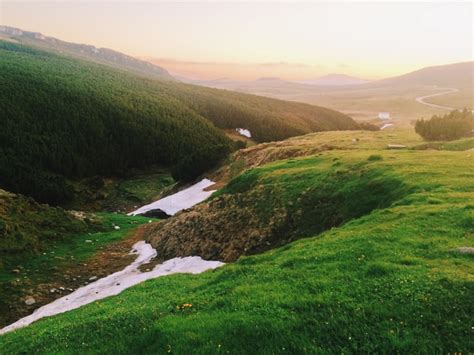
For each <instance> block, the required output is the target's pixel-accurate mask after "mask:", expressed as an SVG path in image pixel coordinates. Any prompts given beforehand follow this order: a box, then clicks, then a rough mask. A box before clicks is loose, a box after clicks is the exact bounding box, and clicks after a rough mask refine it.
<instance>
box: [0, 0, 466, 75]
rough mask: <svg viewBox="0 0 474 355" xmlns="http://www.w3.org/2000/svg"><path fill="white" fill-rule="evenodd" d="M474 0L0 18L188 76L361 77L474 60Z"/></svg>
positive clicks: (105, 7) (144, 8) (143, 6)
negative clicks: (148, 60)
mask: <svg viewBox="0 0 474 355" xmlns="http://www.w3.org/2000/svg"><path fill="white" fill-rule="evenodd" d="M472 11H473V5H472V2H457V3H456V2H452V1H450V2H397V3H395V2H380V1H379V2H312V3H309V2H306V3H299V2H298V3H296V2H275V3H270V2H259V3H250V2H245V3H242V2H240V3H229V2H219V3H218V2H188V3H178V2H157V1H148V2H137V1H128V2H125V1H122V2H115V1H87V2H86V1H78V0H75V1H55V2H42V1H34V2H26V1H18V0H17V1H12V0H10V1H5V0H0V24H4V25H9V26H16V27H20V28H22V29H26V30H31V31H37V32H42V33H44V34H46V35H49V36H53V37H58V38H61V39H64V40H67V41H72V42H81V43H88V44H93V45H95V46H98V47H108V48H112V49H116V50H119V51H122V52H125V53H128V54H131V55H134V56H139V57H147V58H151V57H153V58H156V59H158V60H157V62H158V63H161V64H162V65H163V66H164V67H167V68H168V69H169V70H171V71H172V72H174V73H178V74H183V75H187V76H193V77H207V78H216V77H224V76H225V77H231V78H240V79H253V78H256V77H260V76H279V77H282V78H286V79H304V78H310V77H316V76H318V75H321V74H327V73H334V72H336V73H346V74H351V75H357V76H360V77H363V78H380V77H386V76H391V75H397V74H403V73H405V72H407V71H411V70H415V69H418V68H421V67H424V66H429V65H437V64H447V63H454V62H461V61H470V60H473V59H472V57H473V12H472Z"/></svg>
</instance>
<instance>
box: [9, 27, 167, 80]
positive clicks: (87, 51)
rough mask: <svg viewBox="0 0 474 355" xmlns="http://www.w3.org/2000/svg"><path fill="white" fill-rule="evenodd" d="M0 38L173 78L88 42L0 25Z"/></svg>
mask: <svg viewBox="0 0 474 355" xmlns="http://www.w3.org/2000/svg"><path fill="white" fill-rule="evenodd" d="M0 39H4V40H9V41H11V42H17V43H21V44H26V45H30V46H34V47H39V48H42V49H51V50H54V51H56V52H59V53H61V54H63V55H64V54H66V55H71V56H73V57H75V58H78V57H79V58H81V59H85V60H90V61H93V62H97V63H102V64H107V65H110V66H113V67H115V68H117V69H125V70H127V71H132V72H134V73H135V74H140V75H144V76H147V77H151V78H159V79H167V80H175V79H174V78H173V77H172V76H171V75H170V73H168V71H167V70H166V69H164V68H162V67H160V66H157V65H154V64H151V63H149V62H147V61H144V60H140V59H137V58H134V57H131V56H129V55H126V54H123V53H120V52H117V51H114V50H112V49H108V48H97V47H94V46H91V45H88V44H78V43H71V42H65V41H62V40H59V39H57V38H54V37H48V36H45V35H43V34H42V33H39V32H30V31H24V30H21V29H19V28H14V27H9V26H0Z"/></svg>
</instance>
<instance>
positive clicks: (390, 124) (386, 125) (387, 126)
mask: <svg viewBox="0 0 474 355" xmlns="http://www.w3.org/2000/svg"><path fill="white" fill-rule="evenodd" d="M393 126H394V124H393V123H386V124H384V125H383V126H382V127H380V130H381V131H383V130H384V129H385V128H390V127H393Z"/></svg>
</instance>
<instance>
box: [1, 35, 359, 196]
mask: <svg viewBox="0 0 474 355" xmlns="http://www.w3.org/2000/svg"><path fill="white" fill-rule="evenodd" d="M0 81H1V83H2V85H1V86H0V119H1V124H2V130H1V131H0V186H1V187H4V188H6V189H8V190H11V191H13V192H21V193H24V194H27V195H30V196H33V197H35V198H36V199H38V200H39V201H42V202H50V203H54V204H61V203H63V202H65V201H68V200H69V199H70V198H71V197H72V190H71V188H70V186H69V185H68V181H67V180H68V179H73V178H81V177H86V176H95V175H121V174H124V173H125V172H127V171H129V170H130V169H132V168H138V169H140V168H144V167H148V166H150V165H161V166H167V167H172V168H173V171H174V177H175V178H177V179H188V180H189V179H193V178H195V177H196V176H199V175H200V174H202V173H203V172H205V171H206V170H208V169H210V168H212V167H213V166H215V165H216V164H217V163H218V162H219V161H220V160H221V159H222V158H224V157H225V156H226V155H227V154H228V153H229V151H230V150H231V149H232V147H231V142H230V140H229V139H227V138H226V137H225V136H224V135H223V133H222V132H221V131H220V130H219V129H217V128H216V127H215V126H217V127H219V128H237V127H244V128H248V129H250V130H251V131H252V134H253V137H254V138H255V140H257V141H271V140H277V139H282V138H286V137H291V136H295V135H300V134H304V133H308V132H311V131H320V130H336V129H355V128H357V127H358V125H357V123H355V122H354V121H353V120H352V119H351V118H350V117H348V116H345V115H343V114H340V113H338V112H335V111H332V110H328V109H324V108H319V107H315V106H310V105H305V104H297V103H289V102H285V101H280V100H273V99H267V98H261V97H256V96H252V95H244V94H237V93H231V92H225V91H222V90H215V89H205V88H201V87H197V86H192V85H186V84H181V83H176V82H170V81H164V80H156V79H147V78H144V77H143V76H138V75H136V74H132V73H128V72H126V71H123V70H117V69H115V68H111V67H108V66H105V65H100V64H96V63H91V62H87V61H83V60H79V59H73V58H71V57H65V56H61V55H58V54H56V53H54V52H51V51H44V50H41V49H37V48H34V47H30V46H24V45H20V44H15V43H11V42H7V41H0Z"/></svg>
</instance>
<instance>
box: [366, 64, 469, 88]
mask: <svg viewBox="0 0 474 355" xmlns="http://www.w3.org/2000/svg"><path fill="white" fill-rule="evenodd" d="M473 83H474V62H462V63H454V64H447V65H437V66H432V67H426V68H422V69H419V70H415V71H413V72H410V73H407V74H404V75H400V76H396V77H393V78H388V79H383V80H379V81H377V82H374V84H377V85H380V84H383V85H388V84H390V85H394V84H397V85H401V84H403V85H445V86H450V85H451V86H460V85H472V84H473Z"/></svg>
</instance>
